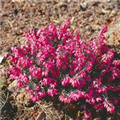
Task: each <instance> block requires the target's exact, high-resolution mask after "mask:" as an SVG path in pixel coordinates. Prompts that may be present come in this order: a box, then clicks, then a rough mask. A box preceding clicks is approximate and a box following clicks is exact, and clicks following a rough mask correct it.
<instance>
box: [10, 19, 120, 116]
mask: <svg viewBox="0 0 120 120" xmlns="http://www.w3.org/2000/svg"><path fill="white" fill-rule="evenodd" d="M106 30H107V27H103V28H102V30H101V31H100V33H99V34H98V36H97V37H96V38H95V39H89V40H82V39H81V38H80V33H79V30H71V29H70V20H67V22H65V23H63V24H62V25H61V26H60V25H54V24H52V23H51V24H50V25H49V26H47V27H45V28H43V29H40V30H34V29H32V30H30V31H29V32H24V35H25V37H26V39H27V41H26V42H25V43H24V44H23V45H21V46H19V47H17V46H14V47H12V48H11V53H10V56H9V57H10V60H11V66H10V69H9V72H8V73H9V75H10V78H11V79H13V80H16V81H17V87H20V88H25V89H26V91H27V92H29V94H30V98H31V99H32V101H34V102H35V101H38V100H39V99H41V98H43V97H45V96H50V97H54V96H57V97H58V98H59V100H60V101H61V102H63V103H66V104H67V103H68V104H69V103H72V102H78V103H79V105H80V106H79V107H80V108H83V109H84V110H85V111H86V112H85V116H86V117H90V115H91V113H90V107H87V106H91V107H92V108H94V109H99V110H103V109H104V108H106V110H107V111H108V112H109V113H113V112H114V110H115V105H116V103H117V102H118V99H117V98H115V96H114V97H112V96H111V93H113V92H115V93H117V92H118V91H120V85H119V83H120V82H119V81H120V60H117V59H116V58H115V52H114V51H113V50H111V49H110V48H109V47H108V46H107V45H106V43H105V42H104V40H105V37H104V33H105V32H106ZM116 83H117V84H116Z"/></svg>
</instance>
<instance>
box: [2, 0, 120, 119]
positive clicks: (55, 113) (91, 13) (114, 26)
mask: <svg viewBox="0 0 120 120" xmlns="http://www.w3.org/2000/svg"><path fill="white" fill-rule="evenodd" d="M33 1H36V2H33ZM33 1H31V0H29V1H28V0H27V1H24V0H11V1H10V0H9V1H8V0H0V3H1V4H0V19H1V20H0V26H1V30H0V54H1V55H2V54H4V52H6V51H9V49H10V47H11V46H13V45H19V44H22V43H23V42H24V36H23V31H24V30H26V29H27V30H29V29H31V28H37V29H39V28H42V27H44V26H46V25H48V24H49V23H50V22H53V23H57V24H61V23H63V22H64V21H66V19H68V18H70V19H71V20H72V28H73V29H75V28H79V29H80V32H81V35H84V36H85V38H86V39H87V38H94V37H95V36H96V35H97V33H98V31H100V28H101V26H103V25H107V26H108V32H107V33H106V37H107V39H106V42H107V44H108V45H109V46H110V47H111V48H112V49H115V50H116V52H117V53H118V56H120V0H65V1H64V0H60V1H59V0H33ZM8 65H9V63H8V62H5V63H3V64H2V65H0V68H3V67H5V68H6V69H7V67H8ZM13 84H14V83H12V82H11V81H10V80H9V79H7V81H6V84H5V86H6V87H7V89H8V88H9V89H11V88H10V87H11V86H12V87H13V86H14V85H13ZM18 91H19V90H18ZM23 101H24V103H23ZM69 108H70V111H68V112H67V114H64V110H63V106H62V105H61V106H59V105H55V106H53V104H52V102H48V101H46V102H45V101H40V102H38V103H37V104H34V103H32V102H31V101H30V100H29V97H28V94H27V93H26V92H25V91H24V90H22V91H20V92H17V91H16V89H15V90H14V92H11V93H10V96H9V98H8V102H7V104H6V105H5V107H4V109H3V111H2V115H1V119H2V120H42V119H44V118H46V119H47V120H65V116H67V117H66V119H67V120H83V118H81V114H82V113H79V112H76V111H75V109H74V106H72V105H70V106H69ZM119 118H120V106H118V108H117V111H116V113H115V114H114V115H113V116H111V115H106V114H105V113H104V114H103V113H100V114H99V115H98V114H95V116H94V117H92V118H90V119H91V120H104V119H107V120H119Z"/></svg>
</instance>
